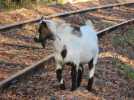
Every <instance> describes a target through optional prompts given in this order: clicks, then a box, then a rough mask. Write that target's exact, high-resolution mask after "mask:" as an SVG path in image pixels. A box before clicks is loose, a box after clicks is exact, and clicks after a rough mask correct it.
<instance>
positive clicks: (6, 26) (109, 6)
mask: <svg viewBox="0 0 134 100" xmlns="http://www.w3.org/2000/svg"><path fill="white" fill-rule="evenodd" d="M131 4H134V2H126V3H117V4H108V5H102V6H98V7H88V8H86V9H82V10H76V11H69V12H64V13H57V14H52V15H48V16H44V18H46V19H51V18H54V17H65V16H69V15H72V14H77V13H84V12H88V11H95V10H98V9H106V8H112V7H117V6H125V5H131ZM41 18H42V17H39V18H35V19H31V20H26V21H21V22H16V23H13V24H8V25H5V26H1V27H0V31H2V30H7V29H11V28H15V27H19V26H22V25H25V24H29V23H36V22H39V21H40V20H41Z"/></svg>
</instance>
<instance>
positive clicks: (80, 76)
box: [77, 64, 83, 87]
mask: <svg viewBox="0 0 134 100" xmlns="http://www.w3.org/2000/svg"><path fill="white" fill-rule="evenodd" d="M82 74H83V65H82V64H80V65H79V69H78V79H77V83H78V84H77V85H78V87H79V86H80V84H81V80H82Z"/></svg>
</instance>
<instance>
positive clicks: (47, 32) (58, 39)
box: [38, 20, 99, 91]
mask: <svg viewBox="0 0 134 100" xmlns="http://www.w3.org/2000/svg"><path fill="white" fill-rule="evenodd" d="M39 33H40V34H39V39H38V40H41V41H40V42H41V43H42V44H43V47H45V43H46V42H43V41H46V39H49V38H53V40H54V42H53V44H54V47H55V49H56V50H55V60H56V75H57V79H58V81H59V82H60V88H61V89H65V82H64V79H63V76H62V71H63V66H64V65H65V64H69V65H71V66H72V68H71V77H72V88H71V90H75V89H77V88H78V87H79V86H80V84H81V80H82V74H83V65H85V64H88V67H89V79H88V85H87V89H88V90H89V91H90V90H91V89H92V84H93V79H94V72H95V65H96V63H97V58H98V52H99V49H98V38H97V32H96V31H95V29H94V27H93V25H92V23H91V21H90V20H87V21H86V23H85V25H82V26H80V27H79V29H78V27H77V28H75V27H72V26H71V24H69V23H66V22H64V21H52V20H42V21H41V23H40V27H39ZM76 34H79V35H76ZM42 35H44V36H43V38H42ZM42 39H44V40H42Z"/></svg>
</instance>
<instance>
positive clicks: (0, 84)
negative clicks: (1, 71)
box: [0, 3, 134, 89]
mask: <svg viewBox="0 0 134 100" xmlns="http://www.w3.org/2000/svg"><path fill="white" fill-rule="evenodd" d="M124 5H127V6H128V5H133V3H123V4H115V5H106V6H101V7H95V8H87V9H85V10H78V11H72V12H67V13H60V14H56V15H50V16H46V17H44V18H47V19H49V18H55V17H62V18H63V19H64V18H65V16H69V15H71V18H65V20H66V21H67V22H71V20H70V19H72V18H73V17H76V18H77V17H78V16H83V15H84V14H85V13H87V12H88V11H96V10H97V9H99V11H98V12H97V13H100V9H105V10H107V9H108V8H113V7H118V6H124ZM126 8H128V9H129V7H126ZM105 10H104V11H105ZM108 10H109V9H108ZM115 10H116V9H115ZM117 10H119V9H118V8H117ZM102 11H103V10H102ZM130 11H131V10H130ZM126 12H127V11H126ZM132 12H133V10H132ZM79 13H84V14H80V15H78V16H75V15H74V14H79ZM72 14H73V15H72ZM102 14H103V13H102ZM106 14H107V13H106ZM94 15H96V14H94V12H93V13H92V14H90V15H88V16H89V17H88V18H90V19H91V18H93V17H94ZM111 16H112V15H111ZM123 17H124V16H123ZM129 17H130V18H129ZM129 17H126V19H125V20H124V19H123V18H120V19H123V21H122V20H121V21H120V20H116V21H117V23H116V24H112V26H111V25H106V26H105V27H104V28H99V27H98V26H97V24H98V23H96V22H94V21H93V22H94V24H95V25H96V27H97V30H98V36H102V34H104V33H107V32H109V31H112V30H113V29H116V28H119V27H121V26H123V25H126V24H131V23H133V22H134V19H133V14H132V15H131V16H129ZM78 19H79V18H78ZM85 19H87V18H85ZM96 19H97V21H98V19H99V16H97V17H96V16H95V19H94V18H93V20H96ZM101 19H103V20H106V19H105V18H104V17H101ZM118 19H119V18H118ZM80 20H81V18H80ZM107 20H108V19H107ZM38 21H40V18H37V19H33V20H28V21H25V22H20V23H16V24H12V25H7V26H3V27H0V31H3V30H7V29H12V28H16V27H20V26H22V25H25V24H29V23H35V22H38ZM116 21H115V22H116ZM74 23H75V24H80V23H81V22H79V23H77V22H74ZM108 26H110V27H108ZM51 58H53V55H50V56H46V58H44V59H42V60H40V61H38V62H36V63H34V64H32V65H31V66H29V67H26V68H24V69H23V70H20V71H18V72H17V73H15V74H13V75H12V76H11V77H8V78H6V79H5V80H3V81H1V82H0V88H1V89H3V88H4V87H6V86H8V85H10V84H12V82H13V80H16V79H18V78H19V77H20V76H23V75H25V74H26V73H28V72H31V71H32V70H33V69H36V68H38V67H40V65H43V63H45V62H47V61H48V60H50V59H51Z"/></svg>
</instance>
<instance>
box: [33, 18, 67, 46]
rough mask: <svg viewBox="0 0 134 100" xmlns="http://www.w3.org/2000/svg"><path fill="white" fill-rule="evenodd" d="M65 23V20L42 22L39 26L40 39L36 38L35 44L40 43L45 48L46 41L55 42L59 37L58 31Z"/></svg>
mask: <svg viewBox="0 0 134 100" xmlns="http://www.w3.org/2000/svg"><path fill="white" fill-rule="evenodd" d="M64 23H65V22H64V21H63V20H55V21H53V20H41V22H40V24H39V29H38V32H39V38H36V37H35V38H34V40H35V42H40V43H41V44H42V46H43V48H45V45H46V40H48V39H49V40H54V39H55V37H56V36H57V30H58V28H59V27H60V26H62V24H64Z"/></svg>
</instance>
